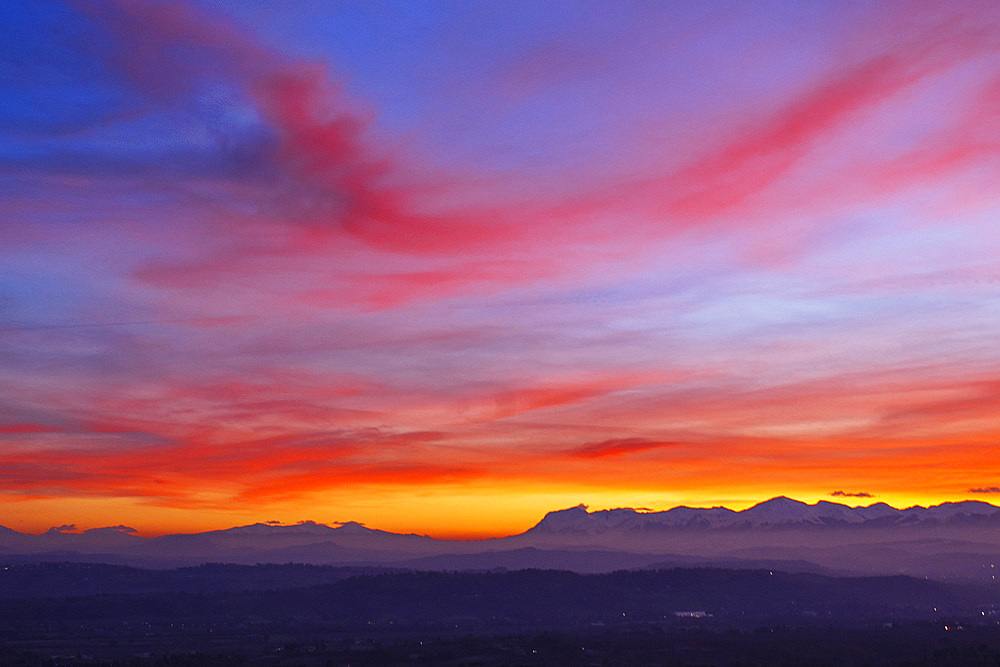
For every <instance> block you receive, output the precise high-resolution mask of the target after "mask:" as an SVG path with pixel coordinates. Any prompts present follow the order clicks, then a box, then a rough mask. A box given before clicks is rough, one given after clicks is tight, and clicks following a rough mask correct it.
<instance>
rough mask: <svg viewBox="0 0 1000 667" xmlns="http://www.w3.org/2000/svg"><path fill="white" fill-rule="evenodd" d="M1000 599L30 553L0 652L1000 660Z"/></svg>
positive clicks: (715, 576) (875, 588) (861, 588)
mask: <svg viewBox="0 0 1000 667" xmlns="http://www.w3.org/2000/svg"><path fill="white" fill-rule="evenodd" d="M3 568H6V569H3ZM998 608H1000V588H998V587H996V586H992V587H990V586H981V585H963V584H949V583H941V582H934V581H928V580H923V579H913V578H908V577H871V578H834V577H824V576H820V575H814V574H801V573H800V574H788V573H783V572H778V571H773V572H772V571H768V570H719V569H672V570H646V571H629V572H616V573H612V574H603V575H580V574H574V573H571V572H562V571H554V570H522V571H516V572H480V573H440V572H391V571H377V570H357V569H354V570H352V569H348V568H332V567H317V566H303V565H291V564H289V565H261V566H230V565H207V566H202V567H197V568H182V569H179V570H169V571H152V570H138V569H133V568H126V567H119V566H108V565H87V564H58V563H48V564H20V565H6V566H2V568H0V664H4V665H56V664H58V665H85V664H87V665H93V664H105V665H111V664H116V665H223V664H252V665H348V664H349V665H404V664H414V665H562V664H565V665H963V666H964V665H997V666H998V667H1000V617H998Z"/></svg>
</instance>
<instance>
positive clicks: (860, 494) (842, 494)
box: [830, 490, 875, 498]
mask: <svg viewBox="0 0 1000 667" xmlns="http://www.w3.org/2000/svg"><path fill="white" fill-rule="evenodd" d="M830 495H831V496H833V497H835V498H874V497H875V496H873V495H872V494H870V493H868V492H867V491H853V492H852V491H839V490H838V491H833V492H831V493H830Z"/></svg>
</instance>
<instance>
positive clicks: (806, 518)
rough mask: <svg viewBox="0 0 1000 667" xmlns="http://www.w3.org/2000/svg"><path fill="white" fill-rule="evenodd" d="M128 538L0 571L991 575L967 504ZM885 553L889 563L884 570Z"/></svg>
mask: <svg viewBox="0 0 1000 667" xmlns="http://www.w3.org/2000/svg"><path fill="white" fill-rule="evenodd" d="M134 532H135V531H134V530H133V529H131V528H127V527H125V526H117V527H110V528H98V529H92V530H87V531H84V532H76V531H74V530H73V529H72V527H61V528H54V529H52V530H49V531H48V532H46V533H43V534H41V535H28V534H23V533H19V532H16V531H13V530H10V529H4V528H2V527H0V560H2V559H3V558H5V557H6V558H17V557H22V558H31V559H34V560H39V559H43V560H90V561H95V560H96V561H102V562H125V563H130V564H136V565H146V566H154V567H173V566H176V565H182V564H184V565H190V564H198V563H204V562H229V563H262V562H276V563H284V562H302V563H314V564H339V565H376V564H377V565H392V566H394V567H417V568H421V567H430V566H431V564H433V563H440V564H441V566H442V567H445V566H447V564H448V563H451V564H452V565H450V566H449V567H454V564H456V563H466V564H468V566H469V567H473V568H474V567H476V564H479V567H499V566H503V567H508V566H509V567H518V566H524V563H535V564H538V563H546V564H552V563H559V562H561V560H563V559H566V560H567V563H577V565H576V567H577V568H580V567H581V566H580V565H579V563H580V562H583V561H587V562H591V561H593V562H601V563H608V564H610V563H618V564H619V565H618V566H619V567H634V566H641V564H642V563H648V564H649V565H655V564H656V563H663V562H674V563H686V564H692V563H699V562H706V563H719V562H726V563H729V564H730V565H732V564H733V563H739V562H746V563H748V564H751V563H757V564H759V563H762V562H768V563H777V562H790V561H793V560H797V561H800V562H802V563H807V564H810V563H811V564H814V565H816V566H819V567H825V568H835V569H843V568H847V569H849V570H850V571H852V572H861V573H868V572H880V573H892V572H907V573H915V574H924V575H933V574H935V573H939V574H940V573H941V572H945V571H946V570H947V571H948V572H954V571H961V572H963V573H967V574H968V576H976V574H977V573H981V572H980V571H983V572H986V571H993V570H995V568H996V566H997V565H1000V563H998V562H997V561H1000V558H998V555H1000V507H995V506H993V505H990V504H988V503H984V502H978V501H963V502H954V503H943V504H941V505H937V506H933V507H910V508H907V509H902V510H900V509H896V508H893V507H891V506H889V505H887V504H885V503H875V504H872V505H869V506H868V507H849V506H847V505H842V504H839V503H833V502H828V501H820V502H818V503H815V504H812V505H810V504H807V503H804V502H800V501H798V500H793V499H791V498H786V497H783V496H782V497H778V498H772V499H770V500H767V501H765V502H762V503H759V504H757V505H754V506H753V507H750V508H747V509H745V510H741V511H734V510H731V509H728V508H725V507H711V508H696V507H683V506H682V507H675V508H673V509H670V510H666V511H659V512H654V511H646V510H636V509H632V508H617V509H607V510H597V511H593V512H591V511H590V510H589V509H588V508H587V507H586V506H584V505H577V506H575V507H570V508H567V509H563V510H557V511H553V512H549V513H548V514H546V515H545V517H544V518H543V519H542V520H541V521H540V522H539V523H538V524H537V525H535V526H534V527H532V528H531V529H529V530H527V531H525V532H524V533H521V534H519V535H512V536H510V537H504V538H495V539H489V540H479V541H449V540H437V539H433V538H430V537H426V536H421V535H412V534H411V535H401V534H397V533H391V532H387V531H382V530H376V529H372V528H368V527H366V526H364V525H363V524H360V523H356V522H347V523H343V524H339V525H335V526H329V525H325V524H321V523H315V522H312V521H307V522H302V523H299V524H295V525H273V524H263V523H257V524H252V525H247V526H237V527H234V528H228V529H224V530H214V531H208V532H203V533H194V534H175V535H164V536H162V537H156V538H143V537H138V536H136V535H135V534H133V533H134ZM559 554H563V555H562V556H560V555H559ZM566 554H578V555H579V557H576V556H574V557H573V558H569V557H568V556H566ZM583 554H591V555H590V556H587V557H584V556H583ZM601 554H604V555H601ZM616 554H617V555H616ZM847 554H850V556H848V555H847ZM886 554H895V555H893V556H892V558H889V559H887V556H886ZM904 556H905V557H904ZM505 563H506V564H507V565H504V564H505ZM636 564H639V565H636ZM931 564H936V565H933V567H932V565H931ZM991 564H992V569H990V566H991ZM748 566H749V565H748ZM567 567H569V565H567ZM594 567H598V566H594ZM894 568H895V569H894ZM984 568H987V569H984ZM962 576H966V575H965V574H963V575H962Z"/></svg>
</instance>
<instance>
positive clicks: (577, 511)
mask: <svg viewBox="0 0 1000 667" xmlns="http://www.w3.org/2000/svg"><path fill="white" fill-rule="evenodd" d="M991 516H997V517H998V518H1000V507H995V506H993V505H990V504H988V503H984V502H980V501H975V500H967V501H963V502H958V503H943V504H941V505H936V506H933V507H919V506H917V507H910V508H908V509H904V510H899V509H896V508H894V507H891V506H890V505H887V504H885V503H875V504H873V505H870V506H868V507H849V506H847V505H842V504H840V503H833V502H829V501H826V500H821V501H819V502H818V503H816V504H814V505H809V504H807V503H804V502H802V501H799V500H793V499H792V498H787V497H785V496H779V497H777V498H771V499H770V500H767V501H764V502H762V503H758V504H756V505H754V506H753V507H749V508H747V509H745V510H741V511H738V512H737V511H733V510H731V509H728V508H725V507H712V508H693V507H683V506H681V507H675V508H673V509H670V510H666V511H662V512H639V511H636V510H634V509H613V510H599V511H595V512H590V511H588V509H587V507H586V506H585V505H577V506H576V507H571V508H568V509H564V510H557V511H554V512H549V513H548V514H546V515H545V517H544V518H543V519H542V520H541V521H540V522H539V523H538V525H536V526H535V527H534V528H532V529H531V530H529V531H528V532H527V533H525V535H529V534H536V535H550V536H551V535H559V534H561V535H566V536H586V535H590V536H597V535H603V534H606V533H609V532H628V533H635V532H641V531H649V530H664V529H668V528H674V529H698V528H700V529H706V530H707V529H716V530H719V529H740V528H742V529H748V528H768V529H792V528H802V527H806V526H838V525H839V526H845V525H849V524H869V523H871V524H874V523H878V524H879V525H882V526H884V525H886V524H888V523H910V522H913V521H919V522H926V523H933V524H944V523H948V522H950V521H953V520H955V519H957V518H967V519H969V518H974V517H980V518H983V517H991Z"/></svg>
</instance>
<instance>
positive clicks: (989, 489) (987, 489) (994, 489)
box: [969, 486, 1000, 493]
mask: <svg viewBox="0 0 1000 667" xmlns="http://www.w3.org/2000/svg"><path fill="white" fill-rule="evenodd" d="M969 493H1000V486H980V487H975V488H971V489H969Z"/></svg>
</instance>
